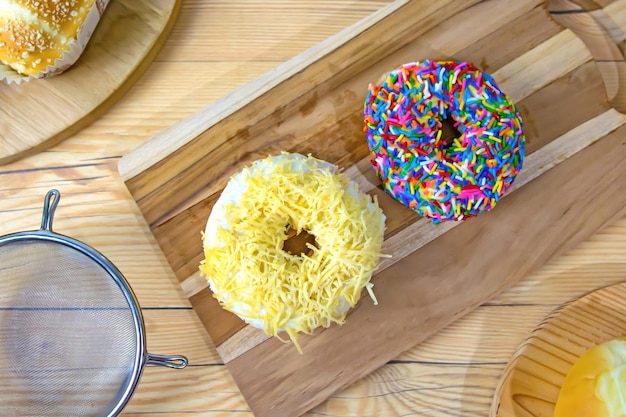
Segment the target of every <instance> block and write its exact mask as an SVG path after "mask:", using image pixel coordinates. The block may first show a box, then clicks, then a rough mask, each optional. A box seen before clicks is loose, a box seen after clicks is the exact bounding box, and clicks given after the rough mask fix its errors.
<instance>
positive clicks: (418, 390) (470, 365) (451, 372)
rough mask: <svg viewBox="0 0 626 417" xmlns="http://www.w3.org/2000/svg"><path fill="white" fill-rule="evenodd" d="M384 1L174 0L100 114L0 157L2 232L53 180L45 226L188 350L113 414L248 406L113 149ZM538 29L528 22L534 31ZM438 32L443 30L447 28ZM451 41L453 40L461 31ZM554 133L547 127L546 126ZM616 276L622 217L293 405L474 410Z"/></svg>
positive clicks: (320, 411) (29, 211)
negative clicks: (143, 64) (131, 77)
mask: <svg viewBox="0 0 626 417" xmlns="http://www.w3.org/2000/svg"><path fill="white" fill-rule="evenodd" d="M386 3H388V1H387V0H320V1H312V0H271V1H267V0H260V1H254V2H251V1H248V0H232V1H228V2H225V1H218V0H185V1H184V2H182V8H181V11H180V16H179V18H178V20H177V23H176V25H175V26H174V28H173V30H172V34H171V36H170V37H169V38H168V40H167V42H166V43H165V45H164V47H163V48H162V50H161V53H160V54H159V55H158V57H157V58H156V59H155V60H154V61H153V63H152V65H151V66H150V67H149V68H148V69H147V71H146V72H145V75H144V76H142V77H141V78H140V79H139V80H138V81H137V82H136V83H135V85H134V87H133V88H132V89H130V91H129V92H128V93H127V94H126V95H124V97H122V98H121V99H120V100H119V101H117V102H116V103H115V104H113V105H112V106H111V108H110V109H109V111H107V112H106V113H104V114H102V115H101V117H99V118H97V120H95V121H94V122H93V123H91V124H90V125H89V126H87V127H86V128H84V129H82V130H81V131H80V132H77V133H76V134H74V135H71V136H70V137H68V138H67V139H66V140H64V141H63V142H61V143H59V144H57V145H55V146H53V147H51V148H48V149H47V150H46V151H43V152H41V153H38V154H36V155H31V156H29V157H25V158H22V159H20V160H18V161H15V162H13V163H9V164H6V165H4V166H2V167H0V185H1V186H0V233H3V234H4V233H10V232H14V231H18V230H25V229H32V228H37V227H38V226H39V221H40V214H41V198H42V196H43V195H44V194H45V192H46V191H48V189H49V188H51V187H52V186H54V187H57V188H59V189H60V190H61V191H62V192H63V198H64V205H63V206H62V207H60V208H59V210H58V211H57V216H56V219H55V228H56V229H57V231H59V232H63V233H67V234H69V235H71V236H74V237H78V238H80V239H81V240H84V241H86V242H87V243H90V244H92V245H94V246H95V247H96V248H97V249H99V250H101V251H102V252H103V253H104V254H105V255H107V256H108V257H109V258H110V259H111V260H113V261H114V263H115V264H116V265H117V266H118V267H119V268H120V270H122V272H123V273H124V274H125V276H126V277H127V279H128V280H129V282H130V283H131V285H132V286H133V288H134V289H135V291H136V292H137V293H138V297H139V300H140V303H141V304H142V306H144V317H145V319H146V322H147V326H148V328H147V336H148V348H149V350H150V351H151V352H154V353H173V354H186V355H187V356H188V357H189V359H190V363H191V366H190V367H189V368H188V369H185V370H181V371H173V370H170V369H162V368H158V367H148V368H146V370H145V372H144V375H143V377H142V379H141V381H140V384H139V387H138V389H137V391H136V392H135V395H134V396H133V398H132V400H131V402H130V404H129V405H128V406H127V407H126V409H125V410H124V412H123V414H122V415H124V416H135V417H139V416H142V417H146V416H147V417H157V416H163V415H167V416H172V417H183V416H190V415H199V416H210V417H252V416H253V413H252V412H251V411H250V408H249V407H248V405H247V404H246V402H245V399H244V397H243V395H242V394H241V392H240V390H239V389H238V387H237V385H236V384H235V381H234V380H233V378H232V376H231V375H230V373H229V372H228V370H227V368H226V367H225V366H224V364H223V362H222V360H221V358H220V357H219V355H218V353H217V351H216V348H215V347H214V345H213V342H212V341H211V339H210V338H209V336H208V335H207V333H206V331H205V330H204V326H203V324H202V322H201V321H200V320H199V319H198V317H197V314H196V313H195V310H193V309H192V307H191V305H190V303H189V301H188V300H187V297H186V295H185V293H184V292H183V291H182V289H181V288H180V285H179V283H178V279H177V277H176V276H175V275H174V273H173V272H172V269H171V267H170V265H169V262H168V260H167V259H166V258H165V257H164V256H163V254H162V253H161V250H160V248H159V245H158V243H157V241H156V240H155V238H154V236H153V234H152V232H151V229H150V228H149V226H148V224H147V222H146V220H145V219H144V217H143V216H142V214H141V212H140V211H139V210H138V208H137V205H136V203H135V201H134V199H133V197H132V195H130V194H129V192H128V190H127V188H126V187H125V185H124V182H123V180H122V179H121V178H120V177H119V175H118V173H117V162H118V160H119V158H120V156H121V155H123V154H125V153H127V152H128V151H130V150H131V148H133V147H135V146H137V145H139V144H141V143H142V142H143V141H145V140H146V139H147V138H149V137H150V136H153V135H156V134H158V133H160V132H161V131H163V130H164V129H166V128H168V127H170V126H171V125H172V124H174V123H176V122H178V121H179V120H181V119H184V118H185V117H188V116H191V115H192V114H194V113H195V112H196V111H199V110H200V109H202V108H203V107H205V106H206V105H207V104H208V103H210V102H214V101H216V100H220V99H221V98H223V97H224V96H225V95H226V94H228V93H230V92H232V91H234V90H236V89H237V88H239V87H240V86H242V85H244V84H245V83H247V82H250V81H252V80H254V79H256V78H257V77H258V76H260V75H262V74H263V73H265V72H266V71H269V70H271V69H272V68H274V67H276V66H278V65H281V64H283V63H284V62H285V61H286V60H288V59H290V58H292V57H293V56H294V55H296V54H298V53H300V52H302V51H304V50H305V49H306V48H308V47H312V46H314V45H315V44H317V43H318V42H322V41H324V40H325V39H326V38H328V37H329V36H332V35H334V34H336V33H337V32H339V31H340V30H342V29H344V28H345V27H348V26H349V25H351V24H353V23H355V22H357V21H358V20H359V19H361V18H363V17H366V16H368V15H369V14H371V13H373V12H375V11H376V10H378V9H380V8H381V7H383V6H385V4H386ZM502 3H504V4H505V6H503V8H504V9H505V10H504V11H503V10H501V9H497V11H498V13H500V14H501V15H503V16H504V15H506V14H507V13H508V11H507V10H506V8H507V7H510V6H506V3H509V4H510V3H515V2H502ZM618 6H619V7H618ZM625 6H626V2H624V1H623V0H620V1H616V2H612V3H611V4H610V5H609V6H607V8H605V9H603V11H604V12H605V13H606V14H607V16H610V17H611V19H613V20H614V22H615V23H616V24H618V25H620V27H626V19H625V17H626V15H624V11H625V10H626V7H625ZM613 7H615V8H613ZM596 10H600V9H596ZM259 16H261V17H262V18H259ZM542 27H543V26H541V25H539V26H537V25H535V28H534V29H535V30H534V31H533V32H535V31H537V32H538V31H539V28H542ZM470 29H471V28H470ZM446 30H449V31H452V30H455V28H454V27H453V26H451V25H448V27H447V29H446ZM463 30H469V29H467V28H466V27H465V28H463ZM473 30H487V28H486V27H484V25H483V26H482V27H480V28H474V29H473ZM551 30H554V29H551ZM556 30H557V31H559V30H560V29H559V26H558V25H557V26H556ZM501 31H502V32H501V33H506V32H507V29H506V28H502V29H501ZM455 33H457V32H455ZM460 33H461V35H462V34H463V32H462V31H461V32H460ZM525 33H526V32H525ZM517 35H518V36H522V35H523V34H522V33H517ZM537 36H538V37H537ZM537 36H535V35H532V36H529V37H527V38H526V39H528V42H533V44H534V45H535V46H536V39H538V38H541V37H544V36H545V35H544V34H541V35H537ZM455 38H459V40H460V41H462V39H463V38H464V36H460V35H455ZM429 41H430V42H432V47H433V48H435V49H437V50H444V49H445V48H446V47H447V45H446V43H447V40H446V39H445V38H442V37H439V38H433V39H430V40H429ZM493 41H494V42H495V39H494V40H493ZM490 52H491V51H484V53H486V54H488V53H490ZM513 54H514V55H515V54H516V53H513ZM507 59H508V58H506V57H504V58H501V59H500V58H499V59H498V60H500V61H502V60H504V61H505V62H506V60H507ZM500 66H502V64H497V65H496V67H500ZM591 66H593V65H591ZM584 73H585V72H581V73H580V74H584ZM190 74H193V75H194V76H190ZM575 80H583V81H584V80H587V81H588V80H589V78H587V77H584V78H575ZM563 81H564V83H565V80H563ZM596 81H599V82H600V83H601V82H602V80H596ZM572 84H574V85H580V86H584V85H585V83H584V82H580V81H577V82H572ZM555 91H557V90H555ZM581 94H582V95H587V96H588V97H591V96H589V93H588V92H587V93H581ZM594 97H595V96H594ZM537 100H538V102H537V104H536V105H540V104H541V105H543V106H549V105H550V104H554V103H553V102H552V101H551V99H550V97H549V96H545V97H539V96H538V97H537ZM605 101H606V100H605ZM539 103H540V104H539ZM534 106H535V105H533V106H531V107H534ZM579 107H581V109H576V108H575V107H573V106H572V107H568V108H567V109H561V108H560V107H559V106H557V105H552V106H551V107H550V110H549V111H548V112H549V113H554V114H555V117H554V118H555V119H563V118H565V117H566V116H567V115H568V114H569V113H568V112H571V111H573V110H577V111H580V112H581V113H576V116H573V117H575V118H577V117H581V115H582V114H585V113H584V112H585V111H588V112H589V113H587V114H588V115H589V118H590V119H593V118H594V116H593V114H602V111H600V113H594V112H596V111H597V110H593V111H591V110H586V109H585V107H586V106H579ZM590 107H592V108H593V107H595V104H594V105H593V106H590ZM549 127H551V123H550V119H544V123H543V128H542V129H545V128H549ZM555 130H558V129H555ZM563 133H564V132H561V133H558V132H555V133H554V137H559V136H560V135H561V134H563ZM616 133H617V132H616ZM618 134H622V133H621V132H619V133H618ZM624 137H626V136H624ZM363 172H366V170H364V171H363ZM507 198H508V197H507ZM511 250H517V248H512V249H511ZM622 281H626V217H622V218H621V219H620V220H618V221H617V222H616V223H614V224H612V225H610V226H607V227H606V228H603V229H601V230H599V231H598V232H596V233H595V234H593V235H592V236H590V237H589V238H588V239H586V240H585V241H584V242H582V243H580V244H578V245H577V246H575V247H574V248H572V249H571V250H567V251H565V252H563V253H562V254H561V255H560V256H557V257H556V258H554V259H553V260H552V261H550V262H549V263H547V264H546V265H544V266H543V267H542V268H541V269H539V270H538V271H536V272H535V273H532V274H530V275H527V276H526V277H524V278H523V279H522V280H520V281H519V282H518V283H517V284H515V285H513V286H512V287H511V288H509V289H507V290H504V291H503V292H501V293H500V294H498V295H496V296H494V297H493V298H492V299H490V300H489V301H487V302H486V303H484V304H482V305H481V306H480V307H478V308H477V309H475V310H474V311H473V312H471V313H469V314H467V315H466V316H464V317H463V318H461V319H459V320H457V321H455V322H454V323H452V324H450V325H449V326H447V327H445V328H443V329H442V330H441V331H439V332H437V333H435V334H434V335H432V336H431V337H429V338H428V339H426V340H425V341H423V342H422V343H419V344H418V345H416V346H414V347H412V348H411V349H410V350H408V351H406V352H404V353H402V354H400V355H398V356H397V357H395V358H393V359H392V360H390V361H389V362H388V363H387V364H385V365H384V366H382V367H381V368H379V369H378V370H376V371H374V372H372V373H370V374H368V375H367V376H366V377H364V378H362V379H360V380H359V381H357V382H355V383H354V384H352V385H350V386H349V387H347V388H346V389H344V390H341V391H339V392H337V393H336V394H334V395H332V396H331V397H329V398H328V400H326V401H324V402H323V403H322V404H320V405H319V406H317V407H315V408H314V409H312V410H311V411H310V412H307V413H306V414H305V416H306V417H319V416H320V415H324V416H328V417H354V416H360V417H379V416H400V415H406V416H411V415H420V416H424V417H450V416H455V417H456V416H458V417H461V416H462V417H484V416H485V415H488V413H489V408H490V406H491V403H492V400H493V396H494V392H495V387H496V385H497V383H498V381H499V379H500V376H501V374H502V372H503V371H504V368H505V367H506V365H507V362H508V360H509V359H510V358H511V356H512V355H513V353H514V352H515V350H516V349H517V348H518V346H519V344H520V343H521V342H522V341H523V340H525V339H526V337H527V335H528V333H529V332H531V331H532V330H533V329H534V328H535V327H536V326H537V324H539V323H540V322H541V320H542V319H543V318H544V317H545V316H546V315H547V314H549V313H550V312H551V311H552V310H554V309H555V308H557V307H558V306H559V305H560V304H562V303H565V302H569V301H571V300H573V299H576V298H578V297H580V296H581V295H583V294H585V293H588V292H590V291H592V290H595V289H597V288H599V287H604V286H607V285H611V284H615V283H619V282H622Z"/></svg>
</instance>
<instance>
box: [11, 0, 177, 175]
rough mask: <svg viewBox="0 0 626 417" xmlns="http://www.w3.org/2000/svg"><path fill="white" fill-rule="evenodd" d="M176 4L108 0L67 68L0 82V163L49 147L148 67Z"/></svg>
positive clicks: (173, 16)
mask: <svg viewBox="0 0 626 417" xmlns="http://www.w3.org/2000/svg"><path fill="white" fill-rule="evenodd" d="M179 9H180V1H177V0H158V1H145V0H142V1H137V0H116V1H112V2H111V4H110V5H109V6H108V7H107V9H106V11H105V13H104V14H103V16H102V18H101V20H100V22H99V24H98V26H97V27H96V30H95V31H94V34H93V35H92V37H91V39H90V41H89V44H88V47H87V48H86V49H85V51H84V52H83V54H82V55H81V57H80V59H79V60H78V62H77V63H76V64H74V66H73V67H72V68H71V69H70V70H68V71H66V72H64V73H63V74H61V75H59V76H56V77H53V78H49V79H42V80H34V81H31V82H28V83H25V84H21V85H7V84H4V83H0V101H1V102H2V106H0V118H1V119H2V122H0V164H5V163H7V162H10V161H13V160H16V159H18V158H22V157H24V156H25V155H28V154H33V153H35V152H39V151H41V150H42V149H45V148H47V147H50V146H52V145H54V144H56V143H58V142H59V141H61V140H63V139H65V138H67V137H69V136H71V135H73V134H75V133H76V132H78V131H79V130H80V129H82V128H84V127H85V126H87V125H88V124H89V123H91V122H93V121H94V120H96V119H97V118H98V117H99V116H100V115H102V114H103V113H104V112H105V111H106V110H107V109H108V108H109V107H110V106H111V105H112V104H113V103H115V102H116V101H117V100H119V99H120V98H121V97H122V96H123V95H124V94H125V93H126V92H127V91H128V90H129V89H130V88H131V87H132V85H133V84H134V82H135V81H137V79H138V78H139V77H140V76H141V74H142V73H143V72H144V71H145V70H146V69H147V68H148V66H149V65H150V62H151V61H152V59H153V58H154V57H155V56H156V55H157V53H158V51H159V49H160V48H161V46H162V45H163V44H164V42H165V39H166V38H167V36H168V35H169V32H170V30H171V29H172V27H173V25H174V21H175V19H176V16H177V14H178V11H179ZM33 115H35V116H36V117H35V118H34V117H33Z"/></svg>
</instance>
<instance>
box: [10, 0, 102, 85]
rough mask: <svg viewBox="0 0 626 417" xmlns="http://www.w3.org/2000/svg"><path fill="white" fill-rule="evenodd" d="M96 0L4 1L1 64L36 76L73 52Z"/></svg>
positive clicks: (21, 72)
mask: <svg viewBox="0 0 626 417" xmlns="http://www.w3.org/2000/svg"><path fill="white" fill-rule="evenodd" d="M94 2H95V0H0V62H2V63H4V64H6V65H8V66H10V67H11V68H13V69H14V70H15V71H17V72H18V73H20V74H25V75H35V74H38V73H40V72H42V71H44V70H45V69H46V67H48V66H49V65H52V64H54V62H55V60H56V59H58V58H61V57H62V55H63V53H64V52H65V51H67V50H69V49H70V45H71V44H72V42H74V41H75V40H76V34H77V32H78V30H79V29H80V27H81V26H82V24H83V22H84V21H85V17H86V16H87V13H88V12H89V10H90V9H91V8H92V7H93V5H94Z"/></svg>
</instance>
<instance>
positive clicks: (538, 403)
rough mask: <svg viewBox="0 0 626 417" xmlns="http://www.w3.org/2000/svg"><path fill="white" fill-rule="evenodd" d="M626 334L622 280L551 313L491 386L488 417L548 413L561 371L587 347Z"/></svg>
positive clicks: (625, 290) (529, 416) (625, 296)
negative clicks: (496, 384) (492, 389)
mask: <svg viewBox="0 0 626 417" xmlns="http://www.w3.org/2000/svg"><path fill="white" fill-rule="evenodd" d="M625 335H626V283H621V284H616V285H612V286H610V287H605V288H601V289H599V290H596V291H594V292H592V293H589V294H587V295H585V296H583V297H581V298H579V299H577V300H576V301H574V302H572V303H570V304H566V305H565V306H563V307H561V308H559V309H557V310H556V311H554V312H553V313H552V314H550V315H549V316H548V317H546V319H545V320H544V321H543V322H542V323H541V324H539V326H538V327H537V328H536V329H535V330H534V331H533V332H532V333H531V334H530V335H529V337H528V339H527V340H526V341H524V342H523V343H522V345H521V346H520V348H519V349H518V350H517V352H516V353H515V355H513V358H512V360H511V362H510V363H509V365H508V366H507V368H506V369H505V371H504V374H503V376H502V379H501V380H500V383H499V384H498V387H497V389H496V394H495V396H494V401H493V403H492V406H491V410H490V413H489V415H490V416H491V417H496V416H497V417H552V415H553V414H554V404H555V403H556V399H557V397H558V395H559V390H560V388H561V384H562V383H563V380H564V379H565V375H566V374H567V372H568V371H569V369H570V367H571V366H572V365H573V364H574V362H575V361H576V359H577V358H578V357H579V356H580V355H582V354H583V352H585V351H586V350H587V349H589V348H591V347H593V346H595V345H598V344H600V343H603V342H605V341H607V340H610V339H614V338H617V337H620V336H625Z"/></svg>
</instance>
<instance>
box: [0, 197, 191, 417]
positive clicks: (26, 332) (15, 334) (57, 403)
mask: <svg viewBox="0 0 626 417" xmlns="http://www.w3.org/2000/svg"><path fill="white" fill-rule="evenodd" d="M60 197H61V195H60V193H59V192H58V191H57V190H51V191H49V192H48V193H47V195H46V197H45V201H44V207H43V215H42V222H41V228H40V229H39V230H36V231H27V232H21V233H14V234H10V235H6V236H3V237H0V416H33V417H34V416H41V417H44V416H51V417H52V416H54V417H60V416H63V417H70V416H98V417H102V416H116V415H118V414H119V413H120V411H121V410H122V409H123V408H124V406H125V405H126V403H127V402H128V400H129V399H130V397H131V395H132V394H133V391H134V390H135V388H136V386H137V383H138V382H139V378H140V376H141V373H142V372H143V369H144V367H145V365H162V366H167V367H170V368H184V367H185V366H186V365H187V359H186V358H185V357H183V356H159V355H151V354H149V353H148V352H147V351H146V340H145V330H144V324H143V317H142V315H141V310H140V307H139V304H138V302H137V299H136V298H135V295H134V294H133V291H132V289H131V288H130V286H129V285H128V283H127V282H126V279H125V278H124V277H123V275H122V274H121V273H120V271H119V270H118V269H117V268H116V267H115V266H114V265H113V264H112V263H111V262H110V261H109V260H108V259H106V258H105V257H104V256H103V255H101V254H100V253H99V252H97V251H96V250H94V249H93V248H91V247H90V246H87V245H85V244H84V243H82V242H79V241H78V240H75V239H72V238H70V237H67V236H64V235H60V234H57V233H54V232H53V231H52V220H53V217H54V211H55V209H56V207H57V204H58V203H59V199H60Z"/></svg>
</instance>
